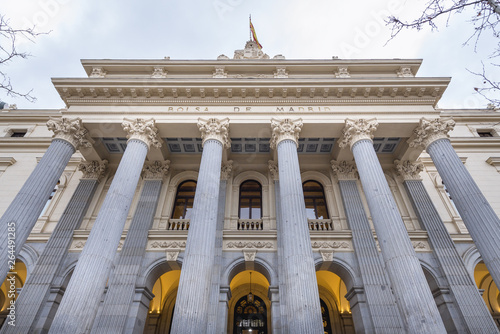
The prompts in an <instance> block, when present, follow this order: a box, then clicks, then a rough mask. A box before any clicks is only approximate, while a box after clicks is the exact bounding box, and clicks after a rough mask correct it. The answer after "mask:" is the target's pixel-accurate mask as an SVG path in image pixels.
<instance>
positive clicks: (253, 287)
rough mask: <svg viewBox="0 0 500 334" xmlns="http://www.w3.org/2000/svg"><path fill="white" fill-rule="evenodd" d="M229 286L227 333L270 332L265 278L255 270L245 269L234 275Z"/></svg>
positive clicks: (268, 301)
mask: <svg viewBox="0 0 500 334" xmlns="http://www.w3.org/2000/svg"><path fill="white" fill-rule="evenodd" d="M250 279H251V284H250ZM230 287H231V294H232V298H231V300H230V301H229V317H228V333H230V334H231V333H232V334H250V333H251V334H267V333H271V312H270V311H271V302H270V300H269V298H268V297H267V291H268V289H269V281H268V280H267V278H266V277H265V276H264V275H262V274H261V273H259V272H257V271H254V270H245V271H242V272H240V273H238V274H237V275H236V276H234V278H233V279H232V280H231V284H230Z"/></svg>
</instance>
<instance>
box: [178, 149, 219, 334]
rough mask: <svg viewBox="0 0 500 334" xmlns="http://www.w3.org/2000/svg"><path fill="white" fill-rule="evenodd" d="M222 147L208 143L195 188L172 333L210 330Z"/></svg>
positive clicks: (204, 150)
mask: <svg viewBox="0 0 500 334" xmlns="http://www.w3.org/2000/svg"><path fill="white" fill-rule="evenodd" d="M222 148H223V147H222V143H221V142H220V141H218V140H214V139H209V140H207V141H205V143H204V146H203V153H202V156H201V164H200V173H199V176H198V182H197V185H196V194H195V197H194V204H193V215H192V218H191V222H190V224H189V232H188V237H187V243H186V250H185V252H184V261H183V263H182V270H181V277H180V281H179V288H178V290H177V301H176V304H175V312H174V319H173V324H172V331H171V332H172V333H174V334H181V333H200V332H201V333H205V332H206V330H207V322H208V314H209V304H210V290H211V285H212V282H211V278H212V267H213V265H214V261H215V240H216V235H217V207H218V201H219V186H220V169H221V162H222Z"/></svg>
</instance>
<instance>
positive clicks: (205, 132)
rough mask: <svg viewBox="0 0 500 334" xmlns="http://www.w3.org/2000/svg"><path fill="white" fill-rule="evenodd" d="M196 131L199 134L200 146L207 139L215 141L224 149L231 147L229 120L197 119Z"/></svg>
mask: <svg viewBox="0 0 500 334" xmlns="http://www.w3.org/2000/svg"><path fill="white" fill-rule="evenodd" d="M198 129H199V130H200V132H201V139H203V142H202V144H203V145H205V142H206V141H207V140H209V139H215V140H217V141H219V142H221V143H222V145H223V146H224V147H225V148H229V147H231V140H230V139H229V118H224V119H222V120H219V119H217V118H210V119H202V118H198Z"/></svg>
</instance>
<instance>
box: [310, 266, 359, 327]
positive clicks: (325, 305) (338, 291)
mask: <svg viewBox="0 0 500 334" xmlns="http://www.w3.org/2000/svg"><path fill="white" fill-rule="evenodd" d="M316 279H317V281H318V290H319V298H320V304H321V313H322V316H323V330H324V333H325V334H337V333H342V334H351V333H353V334H354V332H355V331H354V323H353V320H352V314H351V307H350V304H349V301H348V300H347V299H346V298H345V295H346V294H347V288H346V285H345V283H344V281H343V280H342V279H341V278H340V277H339V276H338V275H336V274H334V273H332V272H330V271H326V270H319V271H317V272H316Z"/></svg>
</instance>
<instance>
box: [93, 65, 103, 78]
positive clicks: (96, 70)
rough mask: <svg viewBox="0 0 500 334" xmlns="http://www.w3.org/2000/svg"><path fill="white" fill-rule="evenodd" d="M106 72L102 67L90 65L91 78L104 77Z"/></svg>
mask: <svg viewBox="0 0 500 334" xmlns="http://www.w3.org/2000/svg"><path fill="white" fill-rule="evenodd" d="M106 74H107V72H106V71H105V70H104V68H102V67H92V72H91V73H90V77H91V78H105V77H106Z"/></svg>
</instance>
